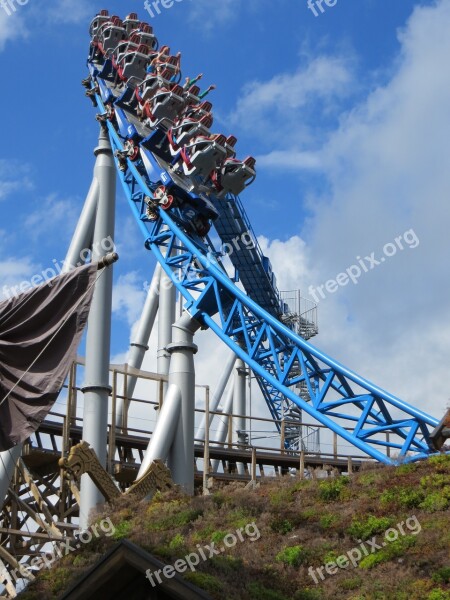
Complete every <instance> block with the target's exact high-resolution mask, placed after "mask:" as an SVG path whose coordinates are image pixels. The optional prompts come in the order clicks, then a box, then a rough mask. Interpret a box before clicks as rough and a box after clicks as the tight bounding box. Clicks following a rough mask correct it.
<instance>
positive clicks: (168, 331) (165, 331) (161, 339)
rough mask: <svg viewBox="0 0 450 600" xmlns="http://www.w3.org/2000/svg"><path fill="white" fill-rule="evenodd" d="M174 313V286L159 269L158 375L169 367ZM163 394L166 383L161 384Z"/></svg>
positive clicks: (165, 371) (167, 371)
mask: <svg viewBox="0 0 450 600" xmlns="http://www.w3.org/2000/svg"><path fill="white" fill-rule="evenodd" d="M175 314H176V288H175V286H174V284H173V282H172V280H171V279H170V277H169V276H168V275H167V274H166V273H165V272H164V271H161V278H160V284H159V313H158V351H157V371H158V373H159V374H160V375H168V374H169V369H170V353H169V352H168V350H167V347H168V345H169V344H170V342H171V341H172V325H173V323H174V322H175ZM163 390H164V394H165V393H166V390H167V385H166V384H165V385H164V386H163Z"/></svg>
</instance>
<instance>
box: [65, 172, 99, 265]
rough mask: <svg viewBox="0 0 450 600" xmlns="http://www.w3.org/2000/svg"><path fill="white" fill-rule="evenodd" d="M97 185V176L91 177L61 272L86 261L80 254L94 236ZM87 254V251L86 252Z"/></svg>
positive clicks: (90, 243) (89, 246)
mask: <svg viewBox="0 0 450 600" xmlns="http://www.w3.org/2000/svg"><path fill="white" fill-rule="evenodd" d="M98 194H99V185H98V180H97V178H96V177H95V175H94V177H93V179H92V183H91V187H90V189H89V193H88V195H87V197H86V200H85V202H84V206H83V210H82V211H81V215H80V217H79V219H78V223H77V226H76V229H75V233H74V234H73V237H72V241H71V242H70V246H69V250H68V251H67V255H66V259H65V261H64V267H63V269H62V272H63V273H67V272H68V271H70V269H71V268H72V267H76V266H79V265H81V264H82V263H84V262H86V256H80V255H81V254H82V253H83V252H84V251H87V250H88V249H90V248H91V246H92V239H93V236H94V227H95V215H96V212H97V204H98ZM86 254H87V252H86Z"/></svg>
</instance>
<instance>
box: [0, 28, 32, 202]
mask: <svg viewBox="0 0 450 600" xmlns="http://www.w3.org/2000/svg"><path fill="white" fill-rule="evenodd" d="M0 36H1V33H0ZM32 188H33V183H32V180H31V169H30V167H29V166H28V165H22V164H21V163H19V162H18V161H13V160H5V159H0V201H2V200H5V199H6V198H8V197H9V196H11V195H12V194H14V193H15V192H19V191H25V190H31V189H32Z"/></svg>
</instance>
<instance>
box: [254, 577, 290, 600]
mask: <svg viewBox="0 0 450 600" xmlns="http://www.w3.org/2000/svg"><path fill="white" fill-rule="evenodd" d="M247 591H248V592H250V593H251V594H252V597H253V598H258V600H288V599H287V598H286V596H284V595H283V594H282V593H281V592H277V591H275V590H271V589H269V588H266V587H264V586H263V585H262V584H261V583H257V582H256V581H252V582H251V583H249V584H247Z"/></svg>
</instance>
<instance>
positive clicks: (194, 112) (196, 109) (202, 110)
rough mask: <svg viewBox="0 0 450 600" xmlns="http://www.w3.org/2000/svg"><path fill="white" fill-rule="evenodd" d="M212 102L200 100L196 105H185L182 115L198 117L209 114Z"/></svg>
mask: <svg viewBox="0 0 450 600" xmlns="http://www.w3.org/2000/svg"><path fill="white" fill-rule="evenodd" d="M211 111H212V104H211V102H202V103H201V104H199V105H198V106H187V107H186V108H185V109H184V113H183V117H192V118H195V119H200V118H201V117H203V116H205V115H209V114H211Z"/></svg>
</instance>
